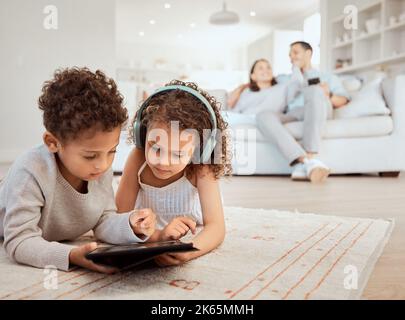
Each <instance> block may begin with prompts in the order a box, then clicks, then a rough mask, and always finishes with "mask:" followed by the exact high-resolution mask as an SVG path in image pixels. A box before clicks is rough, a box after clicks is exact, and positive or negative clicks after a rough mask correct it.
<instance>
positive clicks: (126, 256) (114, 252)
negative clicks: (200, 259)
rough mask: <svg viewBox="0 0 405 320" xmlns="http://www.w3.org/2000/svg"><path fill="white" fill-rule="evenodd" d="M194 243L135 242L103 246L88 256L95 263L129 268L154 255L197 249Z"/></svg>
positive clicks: (177, 241) (175, 241)
mask: <svg viewBox="0 0 405 320" xmlns="http://www.w3.org/2000/svg"><path fill="white" fill-rule="evenodd" d="M196 250H198V249H196V248H194V247H193V244H192V243H184V242H181V241H179V240H173V241H164V242H147V243H134V244H130V245H118V246H110V245H108V246H101V247H99V248H97V249H96V250H94V251H92V252H90V253H88V254H87V255H86V258H87V259H89V260H92V261H93V262H94V263H97V264H102V265H106V266H111V267H115V268H118V269H127V268H131V267H134V266H137V265H140V264H142V263H144V262H146V261H149V260H152V259H153V258H154V257H156V256H158V255H160V254H163V253H171V252H187V251H196Z"/></svg>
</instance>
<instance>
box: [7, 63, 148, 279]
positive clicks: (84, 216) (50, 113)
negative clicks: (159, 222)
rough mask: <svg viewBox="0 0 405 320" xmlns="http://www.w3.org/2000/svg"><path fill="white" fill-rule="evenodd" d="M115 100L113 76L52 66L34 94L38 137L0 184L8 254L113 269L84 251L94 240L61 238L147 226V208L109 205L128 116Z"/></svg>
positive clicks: (116, 239) (112, 235)
mask: <svg viewBox="0 0 405 320" xmlns="http://www.w3.org/2000/svg"><path fill="white" fill-rule="evenodd" d="M122 104H123V98H122V96H121V94H120V93H119V91H118V89H117V86H116V84H115V83H114V81H113V80H112V79H110V78H107V77H106V76H105V75H104V73H102V72H101V71H96V72H95V73H93V72H91V71H90V70H88V69H87V68H71V69H65V70H57V71H56V72H55V75H54V78H53V79H52V80H51V81H47V82H46V83H45V85H44V87H43V89H42V95H41V97H40V98H39V108H40V109H41V110H42V111H43V122H44V126H45V129H46V131H45V133H44V135H43V141H44V144H42V145H40V146H38V147H35V148H33V149H32V150H29V151H28V152H27V153H25V154H24V155H22V156H21V157H20V158H18V159H17V160H16V161H15V163H14V164H13V166H12V167H11V169H10V170H9V172H8V174H7V176H6V178H5V180H4V181H3V182H2V184H1V185H0V237H1V236H3V234H4V247H5V250H6V252H7V253H8V255H9V256H10V257H11V258H12V259H13V260H15V261H17V262H19V263H22V264H27V265H31V266H35V267H39V268H43V267H46V266H49V265H52V266H55V267H56V268H58V269H60V270H66V271H67V270H69V269H70V266H72V265H78V266H81V267H84V268H88V269H91V270H94V271H98V272H104V273H112V272H114V271H116V270H115V269H112V268H109V267H106V266H101V265H97V264H94V263H93V262H91V261H90V260H87V259H86V258H85V255H86V254H87V253H88V252H90V251H92V250H94V249H95V248H96V247H97V243H94V242H93V243H88V244H85V245H83V246H79V247H76V246H72V245H68V244H65V243H61V241H65V240H73V239H76V238H77V237H79V236H81V235H83V234H84V233H86V232H88V231H90V230H93V231H94V234H95V236H96V238H98V239H99V240H102V241H104V242H108V243H112V244H126V243H133V242H143V241H146V240H147V239H148V238H149V237H150V235H151V234H153V233H154V231H155V219H156V218H155V215H154V213H153V212H152V211H150V210H138V211H133V212H128V213H125V214H117V213H116V206H115V203H114V194H113V189H112V172H111V169H110V167H111V164H112V161H113V159H114V153H115V152H116V148H117V145H118V143H119V137H120V133H121V128H122V126H123V125H124V124H125V122H126V120H127V118H128V116H127V110H126V109H125V108H124V107H123V105H122ZM3 227H4V230H1V229H2V228H3Z"/></svg>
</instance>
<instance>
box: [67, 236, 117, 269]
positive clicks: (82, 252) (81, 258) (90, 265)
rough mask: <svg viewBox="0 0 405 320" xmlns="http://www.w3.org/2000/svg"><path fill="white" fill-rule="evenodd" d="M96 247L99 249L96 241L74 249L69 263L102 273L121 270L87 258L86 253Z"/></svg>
mask: <svg viewBox="0 0 405 320" xmlns="http://www.w3.org/2000/svg"><path fill="white" fill-rule="evenodd" d="M95 249H97V243H96V242H91V243H86V244H85V245H82V246H80V247H77V248H74V249H72V250H71V251H70V254H69V263H70V264H72V265H76V266H79V267H83V268H86V269H90V270H93V271H97V272H100V273H107V274H113V273H116V272H118V271H119V270H118V269H115V268H112V267H107V266H103V265H100V264H96V263H94V262H93V261H91V260H88V259H86V254H87V253H90V252H92V251H93V250H95Z"/></svg>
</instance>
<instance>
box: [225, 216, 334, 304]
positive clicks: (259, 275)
mask: <svg viewBox="0 0 405 320" xmlns="http://www.w3.org/2000/svg"><path fill="white" fill-rule="evenodd" d="M328 225H329V223H325V224H323V225H322V226H321V227H320V228H319V229H318V230H316V231H315V232H314V233H312V234H311V235H310V236H309V237H307V238H305V239H304V240H302V241H300V242H299V243H298V244H296V245H295V246H294V247H292V248H291V249H289V250H287V251H286V252H285V253H284V254H283V255H282V256H281V257H280V258H278V259H277V260H276V261H275V262H273V263H272V264H271V265H270V266H268V267H266V269H264V270H263V271H262V272H260V273H259V274H257V275H256V276H255V277H254V278H253V279H251V280H250V281H249V282H247V283H246V284H245V285H243V286H242V287H241V288H240V289H238V290H237V291H235V292H234V293H233V294H232V295H230V297H229V299H232V298H234V297H235V296H236V295H237V294H239V293H240V292H242V291H243V290H245V289H246V288H247V287H249V286H250V285H251V284H252V283H253V282H254V281H255V280H257V279H258V278H259V277H261V276H262V275H263V274H264V273H266V272H267V271H269V270H270V269H271V268H273V267H274V266H275V265H277V264H278V263H280V262H281V261H282V260H283V259H285V258H286V257H288V256H289V255H290V253H291V252H293V251H294V250H295V249H297V248H299V247H300V246H301V245H303V244H304V243H305V242H307V241H308V240H310V239H311V238H313V237H315V236H316V235H317V234H318V233H319V232H321V231H322V230H323V229H325V228H326V227H327V226H328Z"/></svg>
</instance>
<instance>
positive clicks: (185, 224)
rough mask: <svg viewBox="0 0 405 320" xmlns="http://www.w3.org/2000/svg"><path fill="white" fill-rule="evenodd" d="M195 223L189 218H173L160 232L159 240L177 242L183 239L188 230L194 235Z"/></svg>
mask: <svg viewBox="0 0 405 320" xmlns="http://www.w3.org/2000/svg"><path fill="white" fill-rule="evenodd" d="M196 226H197V223H196V222H195V221H194V220H193V219H191V218H189V217H177V218H174V219H173V220H172V221H171V222H170V223H169V224H168V225H167V226H166V227H165V228H164V229H163V230H162V232H161V234H160V240H161V241H167V240H178V239H180V238H182V237H184V236H185V235H186V234H187V233H188V231H189V230H191V232H192V233H193V234H195V230H196Z"/></svg>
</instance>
